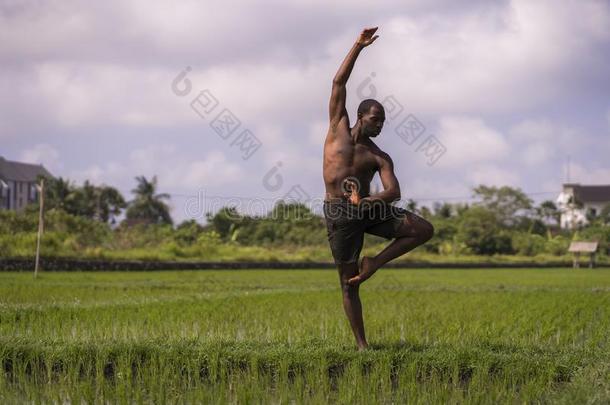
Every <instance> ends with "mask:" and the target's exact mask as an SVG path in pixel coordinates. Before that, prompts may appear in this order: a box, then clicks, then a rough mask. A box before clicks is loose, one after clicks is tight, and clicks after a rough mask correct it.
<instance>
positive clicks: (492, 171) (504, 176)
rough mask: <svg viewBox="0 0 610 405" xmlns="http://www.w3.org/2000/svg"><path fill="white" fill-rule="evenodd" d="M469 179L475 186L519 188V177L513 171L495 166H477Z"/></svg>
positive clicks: (469, 174) (469, 175)
mask: <svg viewBox="0 0 610 405" xmlns="http://www.w3.org/2000/svg"><path fill="white" fill-rule="evenodd" d="M468 178H469V179H470V180H471V182H472V185H473V186H478V185H479V184H485V185H488V186H513V187H515V186H519V180H520V178H519V175H518V174H517V173H515V171H513V170H509V169H503V168H500V167H497V166H495V165H481V166H476V167H475V168H474V169H473V170H472V171H471V172H470V173H468Z"/></svg>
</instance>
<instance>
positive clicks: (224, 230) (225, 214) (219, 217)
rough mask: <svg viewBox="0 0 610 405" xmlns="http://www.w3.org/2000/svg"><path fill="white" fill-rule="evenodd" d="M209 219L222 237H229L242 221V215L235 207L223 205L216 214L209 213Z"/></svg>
mask: <svg viewBox="0 0 610 405" xmlns="http://www.w3.org/2000/svg"><path fill="white" fill-rule="evenodd" d="M207 219H208V222H210V223H211V224H212V226H213V227H214V230H215V231H216V232H217V233H218V234H219V235H220V237H221V238H223V239H228V238H230V237H231V236H232V233H233V231H234V230H235V228H236V224H237V223H238V222H241V220H242V216H241V215H240V214H239V212H237V209H236V208H235V207H222V208H221V209H220V210H218V212H217V213H216V214H214V215H212V214H210V213H208V215H207Z"/></svg>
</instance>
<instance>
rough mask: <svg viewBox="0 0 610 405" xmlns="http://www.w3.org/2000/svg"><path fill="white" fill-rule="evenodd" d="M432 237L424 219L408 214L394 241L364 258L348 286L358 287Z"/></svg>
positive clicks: (428, 224)
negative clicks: (380, 269)
mask: <svg viewBox="0 0 610 405" xmlns="http://www.w3.org/2000/svg"><path fill="white" fill-rule="evenodd" d="M432 235H434V227H433V226H432V224H431V223H430V222H428V221H426V220H425V219H423V218H421V217H418V216H416V215H415V214H412V213H408V214H407V217H406V218H405V219H404V220H403V221H402V223H401V224H400V227H399V228H398V231H397V232H396V239H394V240H393V241H392V242H391V243H390V244H389V245H388V246H386V247H385V248H384V249H383V250H382V251H381V252H379V253H378V254H377V255H376V256H374V257H364V258H363V259H362V268H361V269H360V273H359V274H358V275H357V276H355V277H352V278H351V279H349V280H348V283H349V284H350V285H358V284H360V283H362V282H363V281H365V280H366V279H368V278H369V277H371V276H372V275H373V274H374V273H375V272H376V271H377V270H378V269H379V268H380V267H381V266H383V265H384V264H386V263H388V262H389V261H391V260H394V259H395V258H397V257H399V256H402V255H404V254H405V253H407V252H410V251H411V250H413V249H415V248H416V247H417V246H420V245H423V244H424V243H426V242H427V241H429V240H430V238H432Z"/></svg>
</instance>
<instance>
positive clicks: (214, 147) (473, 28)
mask: <svg viewBox="0 0 610 405" xmlns="http://www.w3.org/2000/svg"><path fill="white" fill-rule="evenodd" d="M368 26H378V27H379V30H378V34H379V36H380V37H379V39H378V40H377V41H376V42H375V43H374V44H373V45H372V46H370V47H368V48H366V49H365V50H364V51H363V52H362V53H361V55H360V57H359V59H358V61H357V62H356V66H355V68H354V71H353V73H352V76H351V79H350V81H349V83H348V112H349V113H350V116H351V118H352V123H353V122H354V120H355V111H356V108H357V105H358V103H359V102H360V100H362V99H363V98H368V97H373V98H376V99H378V100H380V101H382V100H385V102H384V104H386V106H390V105H392V106H394V107H395V108H393V110H392V111H393V112H392V114H389V113H388V119H387V121H386V125H385V127H384V129H383V131H382V133H381V135H380V136H379V137H378V138H377V139H378V144H379V146H380V147H381V148H382V149H384V150H386V151H388V152H389V153H390V154H391V155H392V156H393V159H394V162H395V169H396V172H397V176H398V179H399V181H400V183H401V188H402V194H403V198H413V199H415V200H418V201H419V202H420V203H421V204H427V205H428V204H431V203H432V201H435V200H447V201H458V200H460V199H464V198H468V197H469V196H471V189H472V187H473V186H476V185H477V184H487V185H511V186H517V187H521V188H522V189H523V190H524V191H526V192H528V193H531V196H532V197H533V198H535V199H536V200H537V201H539V200H540V199H546V198H553V199H554V198H555V197H556V192H558V191H559V190H560V189H561V184H562V183H563V182H565V181H566V178H567V171H566V167H567V164H566V163H567V161H568V157H569V159H570V161H571V164H570V180H571V181H573V182H581V183H587V184H602V183H606V184H610V164H609V163H608V162H609V160H608V156H609V155H610V99H609V98H608V94H609V93H610V79H609V78H608V72H610V2H608V1H588V0H578V1H576V0H574V1H570V0H565V1H563V0H562V1H559V0H548V1H544V0H541V1H537V0H515V1H463V2H460V1H455V0H433V1H431V0H411V1H405V0H400V1H398V0H395V1H392V0H386V1H384V0H379V1H375V2H369V1H367V2H356V1H352V0H350V1H347V0H342V1H335V2H333V5H332V6H329V4H328V2H323V1H319V0H308V1H305V0H292V1H290V0H281V1H280V0H277V1H265V2H263V1H257V2H251V1H243V0H242V1H234V2H227V1H182V2H178V1H171V2H170V1H167V2H164V1H155V2H150V1H143V0H142V1H139V0H121V1H118V0H117V1H104V2H90V1H69V0H62V1H34V0H32V1H11V0H0V68H1V69H2V74H1V75H0V90H1V91H0V155H2V156H4V157H5V158H7V159H9V160H20V161H28V162H36V163H43V164H44V165H45V166H46V167H47V168H49V169H50V170H51V172H52V173H53V174H54V175H56V176H63V177H67V178H69V179H72V180H74V181H76V182H78V183H80V182H82V181H83V180H85V179H89V180H91V181H92V182H94V183H96V184H102V183H105V184H109V185H113V186H116V187H118V188H119V189H120V190H121V191H122V192H124V193H125V195H126V196H129V195H130V193H129V191H130V190H131V189H132V188H133V186H134V184H135V180H134V177H135V176H138V175H145V176H149V177H150V176H153V175H157V176H158V178H159V186H160V191H162V192H168V193H171V194H172V195H173V197H172V203H171V205H172V209H173V215H174V217H175V218H177V219H183V218H186V217H189V216H191V217H201V215H202V213H201V212H200V211H198V208H197V204H196V202H195V201H194V200H193V198H192V197H189V196H197V195H199V196H208V197H207V199H208V200H210V199H211V198H216V197H213V196H221V197H229V196H245V197H257V198H260V199H261V201H272V200H273V199H276V198H279V197H282V196H284V195H286V194H287V193H288V194H290V195H296V196H297V197H299V196H300V197H302V198H307V197H310V198H313V199H316V198H321V197H322V196H323V192H324V188H323V183H322V146H323V142H324V136H325V134H326V130H327V117H328V97H329V95H330V86H331V79H332V77H333V76H334V74H335V72H336V70H337V68H338V67H339V65H340V63H341V61H342V60H343V58H344V57H345V55H346V53H347V52H348V50H349V49H350V47H351V46H352V44H353V43H354V41H355V40H356V38H357V36H358V34H359V32H360V31H361V29H362V28H363V27H368ZM181 74H182V76H179V75H181ZM227 115H228V116H229V118H232V119H233V120H234V121H233V122H234V123H235V125H231V126H224V127H223V126H222V125H221V123H222V119H225V118H226V117H227ZM217 117H218V118H217ZM413 118H415V119H416V120H417V122H419V123H420V124H421V125H422V126H423V128H420V130H419V131H415V132H417V133H415V132H413V128H416V127H410V128H411V130H410V131H411V132H404V130H402V129H401V128H403V129H404V128H405V125H406V123H410V122H413ZM405 120H407V121H405ZM237 124H239V125H237ZM230 131H233V132H230ZM405 134H407V135H405ZM256 140H258V141H259V142H260V146H259V147H258V148H256V147H255V145H256V143H255V142H256ZM431 142H432V143H433V146H434V147H435V148H436V149H433V150H432V151H433V152H434V151H436V153H432V154H430V149H429V146H430V145H431ZM253 145H254V146H253ZM426 145H427V146H426ZM248 146H249V147H248ZM245 158H246V159H245ZM376 181H378V180H376ZM295 186H298V187H297V188H295ZM545 193H546V194H545ZM202 198H206V197H202ZM224 202H226V200H220V199H216V202H215V204H224Z"/></svg>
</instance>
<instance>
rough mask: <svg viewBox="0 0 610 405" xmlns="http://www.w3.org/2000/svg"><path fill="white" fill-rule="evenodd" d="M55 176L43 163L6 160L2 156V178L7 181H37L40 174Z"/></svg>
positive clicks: (0, 175) (0, 172) (0, 169)
mask: <svg viewBox="0 0 610 405" xmlns="http://www.w3.org/2000/svg"><path fill="white" fill-rule="evenodd" d="M39 175H40V176H46V177H53V175H51V173H49V171H48V170H47V169H45V168H44V166H43V165H35V164H31V163H21V162H13V161H10V160H6V159H5V158H3V157H2V156H0V179H3V180H5V181H30V182H31V181H36V177H38V176H39Z"/></svg>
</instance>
